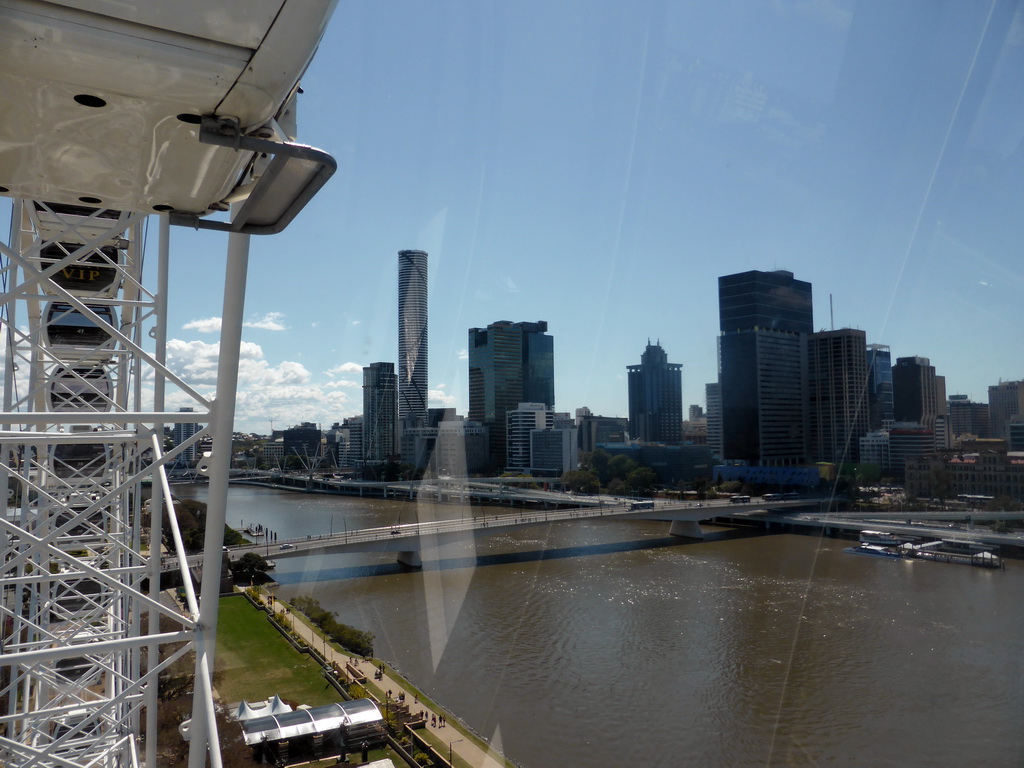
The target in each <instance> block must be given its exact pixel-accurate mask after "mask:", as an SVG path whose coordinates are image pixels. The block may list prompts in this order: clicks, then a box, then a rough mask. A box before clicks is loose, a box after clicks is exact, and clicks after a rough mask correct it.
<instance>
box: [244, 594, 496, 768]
mask: <svg viewBox="0 0 1024 768" xmlns="http://www.w3.org/2000/svg"><path fill="white" fill-rule="evenodd" d="M258 599H259V602H260V603H262V604H263V605H265V606H267V607H268V608H269V609H270V610H271V612H275V611H276V612H277V613H283V614H284V619H285V621H286V622H287V623H288V624H289V626H290V627H291V628H292V630H293V631H294V632H295V633H296V634H298V636H299V637H300V638H301V639H302V641H303V642H305V643H306V644H307V645H309V646H310V647H311V648H316V649H317V651H318V652H319V653H320V654H321V655H322V656H323V657H324V658H325V659H326V660H327V661H328V662H329V663H334V664H337V665H338V666H339V667H340V668H342V669H345V668H346V667H354V668H355V669H357V670H358V671H359V672H360V673H361V674H363V675H364V676H365V677H366V678H367V680H368V681H369V680H373V679H374V677H373V676H374V673H375V672H377V669H378V668H377V667H376V666H375V665H374V664H373V662H371V661H366V660H364V659H362V658H360V657H358V656H353V655H351V654H348V653H344V652H343V651H339V650H337V649H336V648H334V646H332V645H331V644H330V643H328V642H326V641H325V640H324V636H323V634H322V633H320V632H318V631H316V630H315V629H314V628H313V627H312V626H310V625H309V624H308V623H307V621H308V620H307V619H306V617H305V616H303V615H302V614H300V613H295V612H293V611H291V610H290V609H289V608H288V605H287V604H286V603H284V602H282V601H280V600H275V599H274V597H273V596H270V597H268V596H267V595H266V594H264V593H263V592H262V591H261V592H260V594H259V598H258ZM373 684H374V685H375V686H376V687H377V688H379V689H380V690H381V691H382V693H381V698H384V697H385V693H386V692H387V691H391V697H390V698H391V700H392V701H396V702H397V701H398V699H399V698H400V694H404V698H405V704H406V705H407V706H409V707H410V709H411V710H412V711H413V712H415V711H417V710H425V711H426V712H427V716H428V718H429V717H430V715H435V716H440V715H443V716H444V718H445V721H446V724H445V725H439V724H438V723H437V721H434V724H433V725H431V721H430V720H429V719H428V721H427V723H426V725H425V726H424V728H425V730H427V732H428V733H429V734H431V736H433V737H434V738H433V739H431V741H432V742H434V743H435V744H443V745H444V746H439V747H436V749H437V751H438V753H439V754H441V755H442V757H444V758H446V759H447V757H448V753H449V750H450V753H451V756H452V765H453V766H454V768H509V767H510V765H511V763H509V762H508V761H506V760H505V758H504V757H503V756H502V755H501V754H500V753H498V752H497V751H496V750H494V749H492V748H490V747H484V746H481V742H483V739H481V738H480V737H478V736H475V735H472V734H470V733H469V732H468V730H466V729H465V728H464V726H462V725H461V724H459V723H456V722H448V717H449V713H448V712H446V711H445V710H443V709H441V708H439V707H438V706H437V705H433V706H431V705H429V704H427V703H424V702H419V700H418V694H417V692H416V691H413V690H411V688H410V686H409V685H408V683H407V682H406V681H405V680H403V679H401V678H400V677H398V676H397V675H396V674H395V673H394V672H392V671H389V670H388V668H387V667H386V666H385V669H384V672H383V677H382V678H381V679H380V680H374V683H373Z"/></svg>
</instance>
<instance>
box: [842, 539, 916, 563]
mask: <svg viewBox="0 0 1024 768" xmlns="http://www.w3.org/2000/svg"><path fill="white" fill-rule="evenodd" d="M843 552H846V553H848V554H851V555H869V556H870V557H889V558H892V559H894V560H901V559H903V552H902V551H901V550H899V549H896V548H894V547H882V546H879V545H878V544H864V543H861V544H860V546H857V547H847V548H846V549H844V550H843Z"/></svg>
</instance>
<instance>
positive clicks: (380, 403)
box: [363, 363, 398, 463]
mask: <svg viewBox="0 0 1024 768" xmlns="http://www.w3.org/2000/svg"><path fill="white" fill-rule="evenodd" d="M397 406H398V377H397V376H395V364H394V363H370V365H368V366H367V367H365V368H363V458H364V459H365V460H366V461H367V462H369V463H377V462H382V461H386V460H387V458H388V457H389V456H392V455H394V454H395V453H396V451H395V426H396V420H395V417H396V415H397V410H398V408H397Z"/></svg>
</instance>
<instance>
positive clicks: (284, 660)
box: [217, 597, 341, 706]
mask: <svg viewBox="0 0 1024 768" xmlns="http://www.w3.org/2000/svg"><path fill="white" fill-rule="evenodd" d="M217 692H218V693H219V694H220V699H221V701H223V702H224V703H225V704H233V703H235V702H237V701H242V700H243V699H244V700H246V701H261V700H263V699H267V698H270V697H271V696H273V695H274V694H275V693H276V694H278V695H279V696H281V698H283V699H289V700H292V701H297V702H298V703H300V704H309V705H310V706H317V705H319V704H330V703H332V702H335V701H341V697H340V696H339V695H338V692H337V691H335V690H334V689H333V688H331V687H330V686H329V685H328V684H327V681H326V680H325V679H324V677H323V675H322V674H321V672H320V667H319V666H318V665H317V664H316V663H315V662H313V661H312V660H311V659H310V658H309V657H308V656H306V655H305V654H301V653H299V652H298V651H296V650H295V649H294V648H292V646H291V645H289V644H288V642H287V641H286V640H285V639H284V638H283V637H281V635H280V634H279V633H278V631H277V630H276V629H274V628H273V627H272V626H271V625H270V622H269V621H267V617H266V614H264V613H263V612H262V611H258V610H256V609H255V608H253V607H252V605H250V604H249V601H248V600H246V599H245V598H243V597H227V598H222V599H221V601H220V616H219V618H218V621H217Z"/></svg>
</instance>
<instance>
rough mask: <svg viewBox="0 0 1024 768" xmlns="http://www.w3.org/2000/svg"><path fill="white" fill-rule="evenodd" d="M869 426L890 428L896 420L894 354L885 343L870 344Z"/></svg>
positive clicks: (868, 353)
mask: <svg viewBox="0 0 1024 768" xmlns="http://www.w3.org/2000/svg"><path fill="white" fill-rule="evenodd" d="M867 355H868V426H869V428H870V429H872V430H875V431H877V430H879V429H888V428H889V427H891V426H892V423H893V421H895V416H894V414H893V409H892V354H891V353H890V352H889V347H887V346H886V345H885V344H868V348H867Z"/></svg>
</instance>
